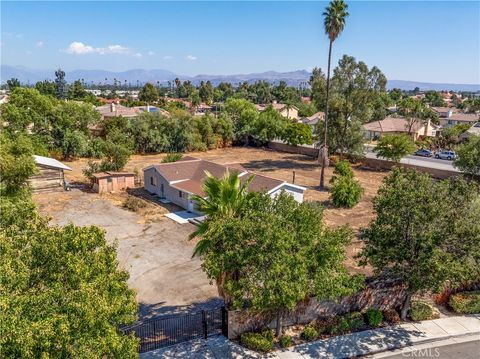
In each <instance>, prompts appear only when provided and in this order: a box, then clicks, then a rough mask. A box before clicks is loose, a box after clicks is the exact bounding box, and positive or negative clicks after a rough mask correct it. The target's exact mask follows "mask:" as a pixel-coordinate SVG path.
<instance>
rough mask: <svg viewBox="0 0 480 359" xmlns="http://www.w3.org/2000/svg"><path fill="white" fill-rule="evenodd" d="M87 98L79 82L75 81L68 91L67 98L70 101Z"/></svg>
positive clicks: (86, 93)
mask: <svg viewBox="0 0 480 359" xmlns="http://www.w3.org/2000/svg"><path fill="white" fill-rule="evenodd" d="M87 96H88V92H87V91H85V89H84V88H83V86H82V83H81V82H80V80H76V81H75V82H74V83H73V85H72V86H71V87H70V88H69V89H68V98H69V99H71V100H83V99H85V97H87Z"/></svg>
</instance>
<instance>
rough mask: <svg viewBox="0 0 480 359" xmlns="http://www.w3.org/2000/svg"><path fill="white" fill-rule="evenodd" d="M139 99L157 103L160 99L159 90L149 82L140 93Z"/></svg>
mask: <svg viewBox="0 0 480 359" xmlns="http://www.w3.org/2000/svg"><path fill="white" fill-rule="evenodd" d="M138 99H139V100H140V101H144V102H146V103H155V102H157V101H158V90H157V89H156V87H155V86H153V85H152V84H151V83H150V82H147V83H146V84H145V85H144V86H143V87H142V89H141V90H140V92H139V93H138Z"/></svg>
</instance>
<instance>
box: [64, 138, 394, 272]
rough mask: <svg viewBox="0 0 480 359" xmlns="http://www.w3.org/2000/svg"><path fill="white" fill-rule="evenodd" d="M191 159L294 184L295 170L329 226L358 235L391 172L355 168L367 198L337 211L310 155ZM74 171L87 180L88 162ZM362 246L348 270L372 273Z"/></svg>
mask: <svg viewBox="0 0 480 359" xmlns="http://www.w3.org/2000/svg"><path fill="white" fill-rule="evenodd" d="M188 155H190V156H195V157H199V158H202V159H205V160H210V161H214V162H217V163H240V164H242V165H243V166H244V167H245V168H246V169H248V170H249V171H251V172H253V173H255V172H257V173H263V174H265V175H268V176H271V177H274V178H278V179H281V180H285V181H289V182H292V178H293V171H295V184H298V185H300V186H304V187H306V188H307V191H306V193H305V200H308V201H320V202H322V204H323V205H324V206H325V213H324V219H325V223H326V224H327V225H328V226H331V227H336V226H341V225H346V224H348V225H350V226H351V227H352V228H353V230H354V231H355V232H356V233H357V234H358V232H359V230H360V229H361V228H362V227H366V226H367V225H368V224H369V223H370V221H372V219H374V218H375V214H374V212H373V208H372V199H373V197H374V196H375V195H376V193H377V191H378V188H379V187H380V185H381V183H382V180H383V178H384V177H385V176H386V174H387V173H388V172H378V171H372V170H367V169H362V168H360V167H355V166H354V172H355V178H356V179H357V180H358V181H359V182H360V183H361V185H362V187H363V188H364V190H365V193H364V196H363V198H362V200H361V201H360V203H359V204H357V205H356V206H355V207H354V208H351V209H346V208H334V207H333V206H331V205H330V202H329V193H328V192H325V191H319V190H318V184H319V178H320V168H319V166H318V164H317V161H316V160H315V159H313V158H311V157H309V156H304V155H297V154H289V153H284V152H277V151H273V150H268V149H259V148H250V147H232V148H225V149H217V150H211V151H207V152H193V153H189V154H188ZM163 157H165V154H153V155H134V156H132V157H131V160H130V162H129V163H128V164H127V166H126V170H128V171H135V170H136V171H138V172H139V174H140V175H141V174H142V169H143V168H145V167H147V166H149V165H151V164H155V163H160V161H161V160H162V158H163ZM67 164H68V166H70V167H71V168H72V172H69V173H67V174H66V176H67V178H68V179H69V180H71V181H85V178H84V177H83V174H82V169H83V168H84V167H85V166H86V164H87V160H85V159H80V160H76V161H73V162H68V163H67ZM332 174H333V168H332V167H330V168H327V169H326V173H325V176H326V177H325V183H326V184H327V185H328V183H329V181H330V179H331V177H332ZM360 248H361V243H360V242H359V241H358V240H354V241H353V243H352V245H350V246H349V248H348V250H347V255H348V260H347V262H346V265H347V267H348V268H349V269H350V270H352V271H353V272H357V273H358V272H360V273H368V272H369V271H368V270H367V269H365V268H361V267H358V266H357V264H356V261H355V260H354V259H353V256H354V255H355V254H357V253H358V252H359V250H360Z"/></svg>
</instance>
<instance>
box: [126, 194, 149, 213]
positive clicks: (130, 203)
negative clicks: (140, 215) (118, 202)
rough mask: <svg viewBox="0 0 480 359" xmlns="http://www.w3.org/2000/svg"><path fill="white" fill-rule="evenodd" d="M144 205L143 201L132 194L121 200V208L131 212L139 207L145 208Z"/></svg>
mask: <svg viewBox="0 0 480 359" xmlns="http://www.w3.org/2000/svg"><path fill="white" fill-rule="evenodd" d="M146 206H147V204H146V203H145V201H143V200H141V199H140V198H137V197H134V196H128V197H127V199H126V200H125V202H123V208H126V209H128V210H129V211H132V212H137V211H138V210H139V209H140V208H145V207H146Z"/></svg>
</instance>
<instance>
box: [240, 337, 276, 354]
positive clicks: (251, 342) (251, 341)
mask: <svg viewBox="0 0 480 359" xmlns="http://www.w3.org/2000/svg"><path fill="white" fill-rule="evenodd" d="M240 342H241V343H242V344H243V345H244V346H246V347H247V348H249V349H253V350H258V351H261V352H265V353H266V352H269V351H270V350H272V348H273V340H269V339H268V338H265V337H264V336H263V335H262V334H261V333H243V334H242V335H241V336H240Z"/></svg>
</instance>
